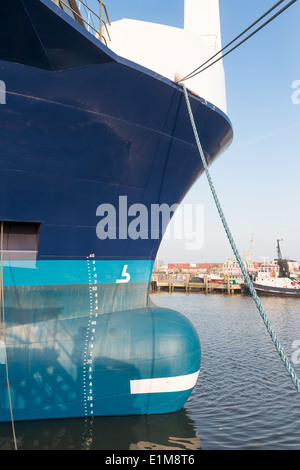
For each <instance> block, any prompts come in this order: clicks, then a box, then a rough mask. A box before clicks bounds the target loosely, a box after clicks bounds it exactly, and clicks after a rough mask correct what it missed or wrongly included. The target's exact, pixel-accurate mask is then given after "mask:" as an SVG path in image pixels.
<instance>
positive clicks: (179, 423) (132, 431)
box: [0, 409, 201, 451]
mask: <svg viewBox="0 0 300 470" xmlns="http://www.w3.org/2000/svg"><path fill="white" fill-rule="evenodd" d="M16 430H17V437H18V448H19V450H105V451H110V450H112V451H116V450H130V451H131V450H142V449H153V450H157V449H166V450H171V449H174V448H176V449H178V450H185V449H186V450H200V445H201V442H200V439H199V438H198V437H197V436H196V431H195V423H194V422H193V421H192V420H191V418H190V417H188V416H187V414H186V411H185V410H184V409H182V410H180V411H178V412H177V413H172V414H166V415H155V416H153V415H149V416H126V417H118V416H114V417H93V418H73V419H71V420H69V419H62V420H47V421H44V420H43V421H30V422H26V421H24V422H19V423H18V424H17V428H16ZM0 435H1V437H0V450H10V449H13V442H12V440H10V439H9V438H8V437H7V436H11V425H10V423H1V424H0ZM4 436H5V437H4Z"/></svg>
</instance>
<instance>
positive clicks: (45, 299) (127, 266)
mask: <svg viewBox="0 0 300 470" xmlns="http://www.w3.org/2000/svg"><path fill="white" fill-rule="evenodd" d="M0 10H1V11H0V13H1V14H0V79H1V80H2V81H3V82H4V83H5V85H6V90H5V93H6V96H5V104H3V105H1V106H0V117H1V120H0V122H1V124H0V144H1V152H0V198H1V199H0V200H1V204H0V220H1V221H2V222H3V226H2V228H3V240H2V241H3V246H4V249H3V250H2V255H3V276H1V284H3V294H4V320H5V337H4V336H2V340H1V342H0V353H1V354H0V357H1V361H0V362H1V364H0V368H1V377H0V390H1V406H0V420H3V421H6V420H9V419H10V413H9V412H10V410H9V402H8V396H9V394H8V387H9V391H10V394H11V399H12V408H13V413H14V419H16V420H27V419H44V418H63V417H75V416H95V415H97V416H98V415H126V414H144V413H146V414H149V413H164V412H171V411H176V410H178V409H180V408H181V407H182V406H183V404H184V403H185V401H186V399H187V398H188V396H189V394H190V393H191V391H192V389H193V387H194V385H195V382H196V378H197V374H198V372H199V368H200V360H201V352H200V343H199V339H198V335H197V333H196V332H195V330H194V328H193V326H192V324H191V323H190V322H189V321H188V320H187V319H185V318H184V317H182V315H180V314H179V313H178V312H174V311H171V310H164V309H159V308H157V307H155V306H150V302H149V293H148V290H149V282H150V279H151V272H152V268H153V262H154V259H155V257H156V254H157V250H158V248H159V245H160V242H161V239H162V236H163V233H164V227H163V226H162V225H159V224H158V226H157V225H155V227H153V225H151V221H152V218H151V210H152V209H153V207H154V206H155V207H157V205H159V206H160V205H162V204H166V205H167V206H168V207H171V206H172V205H173V204H178V203H180V202H181V201H182V199H183V197H184V196H185V194H186V193H187V191H188V189H189V188H190V187H191V185H192V184H193V183H194V182H195V181H196V180H197V178H198V177H199V176H200V175H201V174H202V172H203V167H202V163H201V159H200V158H199V156H198V151H197V148H196V145H195V142H194V137H193V131H192V128H191V125H190V121H189V117H188V113H187V110H186V107H185V101H184V96H183V92H182V89H181V87H180V86H178V85H176V84H175V83H173V82H170V81H168V80H166V79H164V78H163V77H160V76H158V75H157V74H154V73H153V72H151V71H148V70H146V69H143V68H142V67H139V66H138V65H136V64H132V63H130V62H128V61H126V60H123V59H121V58H118V57H117V56H115V54H113V53H111V52H110V51H109V49H107V48H106V47H105V46H104V45H103V44H101V43H100V42H99V41H97V40H96V39H94V38H92V36H91V35H89V33H87V32H86V31H84V30H83V28H82V27H81V26H79V25H78V24H77V23H75V21H73V20H72V19H71V18H69V17H68V15H66V14H65V13H63V12H62V11H61V10H60V9H59V8H58V7H56V6H55V5H54V4H53V2H51V1H50V0H40V1H36V0H34V1H33V0H15V1H14V2H11V1H10V0H9V1H8V0H3V1H2V2H1V5H0ZM11 18H13V19H14V27H13V28H12V25H11V21H12V20H11ZM13 31H18V34H15V32H13ZM54 32H55V33H54ZM7 38H9V40H7ZM21 42H22V44H25V47H21V45H20V44H21ZM29 45H30V47H29ZM190 97H191V103H192V107H193V111H194V115H195V120H196V122H197V125H198V127H199V132H200V135H201V139H202V144H203V148H204V151H205V154H206V157H207V161H208V163H211V162H212V161H213V160H214V159H215V158H216V156H217V155H218V154H219V153H220V152H221V150H223V149H224V148H225V147H226V146H227V145H228V144H229V143H230V140H231V138H232V129H231V124H230V122H229V120H228V118H227V117H226V116H225V115H224V114H223V113H222V112H221V111H219V110H218V109H216V108H215V107H214V106H213V105H211V104H210V103H207V102H205V100H204V99H201V98H199V97H195V96H193V95H190ZM136 204H139V206H138V209H139V210H140V211H141V208H144V209H145V213H146V214H148V215H147V223H145V219H144V220H143V223H141V221H140V223H138V221H137V215H138V210H137V206H136ZM121 206H122V207H121ZM121 209H122V210H121ZM110 210H112V211H113V212H112V214H113V215H112V216H111V218H109V219H107V224H105V223H104V222H103V221H104V217H105V216H107V214H108V212H109V211H110ZM124 211H125V216H124ZM124 217H125V218H124ZM131 222H132V223H133V225H132V226H131V227H130V223H131ZM99 224H100V226H99ZM101 224H102V225H101ZM130 228H131V229H132V230H131V231H130ZM2 325H3V323H2ZM7 370H8V371H9V384H8V383H7V376H6V373H7ZM91 405H92V406H91Z"/></svg>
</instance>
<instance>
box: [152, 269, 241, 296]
mask: <svg viewBox="0 0 300 470" xmlns="http://www.w3.org/2000/svg"><path fill="white" fill-rule="evenodd" d="M161 291H168V292H170V293H171V292H186V293H191V292H205V293H207V294H208V293H213V292H215V293H216V292H219V293H225V294H235V293H239V294H240V293H241V292H242V288H241V285H240V284H233V283H232V282H231V280H230V278H229V277H228V278H226V279H224V282H213V281H210V280H208V278H207V276H204V282H191V281H190V276H189V275H187V276H186V277H185V279H177V278H174V277H173V276H172V275H169V276H164V278H160V276H157V275H155V274H154V275H153V276H152V279H151V285H150V292H161Z"/></svg>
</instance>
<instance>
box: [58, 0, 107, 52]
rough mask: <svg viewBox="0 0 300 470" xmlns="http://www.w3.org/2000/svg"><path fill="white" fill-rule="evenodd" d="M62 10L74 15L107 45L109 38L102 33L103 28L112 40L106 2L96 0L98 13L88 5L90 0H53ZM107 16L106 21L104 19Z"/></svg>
mask: <svg viewBox="0 0 300 470" xmlns="http://www.w3.org/2000/svg"><path fill="white" fill-rule="evenodd" d="M53 1H54V3H56V5H58V6H59V7H60V8H61V9H62V10H64V11H65V12H66V13H68V14H69V15H70V16H71V17H73V18H74V19H75V20H76V21H77V22H78V23H79V24H81V25H82V26H84V27H85V28H86V29H87V30H88V31H89V32H90V33H92V34H93V35H94V36H95V37H96V38H97V39H99V40H100V41H101V42H103V43H104V44H105V45H106V46H107V40H106V38H105V36H104V35H103V33H102V30H103V28H104V29H105V31H106V34H107V38H108V39H109V40H110V35H109V31H108V28H107V24H109V25H110V19H109V15H108V12H107V8H106V5H105V3H103V2H102V1H101V0H94V2H96V3H98V5H99V7H98V13H96V12H95V11H94V10H93V9H92V8H91V6H89V5H88V2H89V0H85V1H83V0H53ZM103 17H104V18H106V21H105V20H104V19H103Z"/></svg>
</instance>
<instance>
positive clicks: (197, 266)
mask: <svg viewBox="0 0 300 470" xmlns="http://www.w3.org/2000/svg"><path fill="white" fill-rule="evenodd" d="M219 265H220V263H169V264H168V271H169V272H170V271H172V272H173V273H177V272H180V273H200V272H206V271H207V270H208V269H209V268H211V267H212V266H219Z"/></svg>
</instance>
